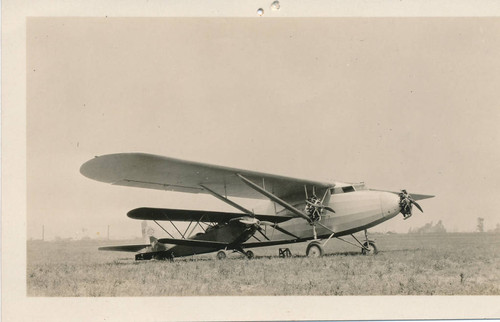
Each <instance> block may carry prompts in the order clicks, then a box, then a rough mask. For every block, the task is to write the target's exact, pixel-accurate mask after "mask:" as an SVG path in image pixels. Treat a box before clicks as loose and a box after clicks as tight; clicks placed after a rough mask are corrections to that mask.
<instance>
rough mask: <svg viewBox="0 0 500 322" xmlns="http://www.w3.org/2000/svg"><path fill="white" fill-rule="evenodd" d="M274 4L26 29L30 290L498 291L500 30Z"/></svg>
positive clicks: (141, 293)
mask: <svg viewBox="0 0 500 322" xmlns="http://www.w3.org/2000/svg"><path fill="white" fill-rule="evenodd" d="M282 6H283V3H281V4H280V2H279V1H275V2H273V3H272V4H271V5H269V6H266V7H263V8H256V11H255V17H252V18H243V17H241V18H236V17H117V16H113V17H107V16H102V17H64V16H63V17H48V16H45V17H27V19H26V142H25V144H26V267H25V268H23V267H20V268H19V269H20V270H23V269H25V273H26V296H27V297H28V298H30V299H37V298H47V299H52V298H73V299H75V298H124V297H127V298H147V297H155V298H165V299H168V298H174V297H175V298H177V297H186V298H188V297H201V298H203V299H207V300H210V299H211V298H215V297H219V296H232V297H250V298H256V299H257V298H258V297H261V296H266V297H268V296H273V297H274V296H301V297H305V298H308V299H309V298H311V299H312V298H314V297H316V296H327V297H331V298H333V299H336V298H338V299H342V298H345V297H351V296H380V295H384V296H386V295H390V296H403V297H409V296H422V297H423V296H457V295H460V296H472V295H487V296H491V295H500V248H499V245H500V215H499V213H498V209H500V199H499V198H498V195H499V193H500V186H499V182H500V152H499V149H498V147H499V146H500V131H499V130H498V124H500V109H499V101H498V88H499V84H500V60H499V59H498V57H499V52H500V33H498V30H500V19H498V18H496V17H469V18H453V17H314V18H307V17H302V18H297V17H293V18H292V17H288V18H287V17H280V18H272V17H266V15H271V14H272V13H273V12H274V13H277V12H279V11H280V10H281V7H282ZM257 9H258V10H257ZM260 10H261V11H260ZM20 256H24V254H20ZM364 298H365V297H363V299H364ZM374 299H375V298H374ZM284 301H286V298H285V299H284ZM332 318H334V316H332Z"/></svg>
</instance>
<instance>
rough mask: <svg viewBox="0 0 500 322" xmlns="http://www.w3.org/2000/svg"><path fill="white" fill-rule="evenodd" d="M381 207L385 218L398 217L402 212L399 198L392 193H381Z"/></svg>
mask: <svg viewBox="0 0 500 322" xmlns="http://www.w3.org/2000/svg"><path fill="white" fill-rule="evenodd" d="M380 207H381V208H382V213H383V214H384V216H391V215H397V214H398V213H399V212H400V211H401V207H400V206H399V196H398V195H396V194H394V193H390V192H381V193H380Z"/></svg>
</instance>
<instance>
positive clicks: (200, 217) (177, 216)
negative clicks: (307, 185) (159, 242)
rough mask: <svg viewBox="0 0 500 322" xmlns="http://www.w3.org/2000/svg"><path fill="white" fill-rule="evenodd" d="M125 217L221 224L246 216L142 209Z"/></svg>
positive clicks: (269, 217)
mask: <svg viewBox="0 0 500 322" xmlns="http://www.w3.org/2000/svg"><path fill="white" fill-rule="evenodd" d="M127 216H128V217H130V218H132V219H140V220H169V221H170V220H171V221H201V222H217V223H221V222H228V221H229V220H231V219H233V218H238V217H242V216H246V215H245V214H243V213H237V212H222V211H205V210H186V209H167V208H147V207H142V208H136V209H133V210H131V211H129V212H128V213H127ZM255 218H257V219H258V220H261V221H269V222H272V223H281V222H284V221H286V220H289V219H291V218H293V217H288V216H277V215H259V214H256V215H255Z"/></svg>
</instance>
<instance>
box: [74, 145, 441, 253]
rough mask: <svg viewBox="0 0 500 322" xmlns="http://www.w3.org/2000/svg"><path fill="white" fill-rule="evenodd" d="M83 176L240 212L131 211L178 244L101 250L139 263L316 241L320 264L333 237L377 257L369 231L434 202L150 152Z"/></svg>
mask: <svg viewBox="0 0 500 322" xmlns="http://www.w3.org/2000/svg"><path fill="white" fill-rule="evenodd" d="M80 172H81V173H82V174H83V175H84V176H86V177H88V178H91V179H94V180H97V181H102V182H107V183H111V184H113V185H121V186H129V187H139V188H147V189H157V190H167V191H177V192H186V193H205V194H210V195H212V196H214V197H215V198H217V199H219V200H221V201H223V202H225V203H227V204H229V205H231V206H232V207H234V208H235V209H236V211H235V212H221V211H205V210H182V209H160V208H137V209H134V210H131V211H130V212H128V214H127V216H128V217H130V218H133V219H139V220H152V221H154V222H155V223H156V224H158V225H159V226H160V227H161V228H162V229H163V230H164V231H165V232H166V233H167V234H169V236H170V237H171V238H160V239H157V238H155V237H153V236H151V237H150V241H149V243H148V244H142V245H123V246H109V247H101V248H100V250H111V251H129V252H136V253H138V254H136V259H137V260H142V259H172V258H174V257H182V256H189V255H194V254H203V253H209V252H216V251H218V253H217V258H219V259H222V258H225V257H226V255H227V253H226V252H227V251H233V252H239V253H242V254H244V255H246V256H247V257H248V258H252V257H253V256H254V254H253V252H252V251H251V250H246V249H249V248H254V247H265V246H272V245H284V244H290V243H298V242H305V241H310V242H309V244H308V245H307V248H306V254H307V256H312V257H319V256H322V255H323V252H324V251H323V248H324V246H325V245H326V243H328V241H329V240H330V239H332V238H337V239H339V240H342V241H345V242H347V243H349V244H351V245H354V246H357V247H359V248H360V249H361V251H362V253H363V254H375V253H376V252H377V248H376V246H375V243H374V241H372V240H369V239H368V235H367V229H368V228H371V227H373V226H375V225H378V224H380V223H382V222H384V221H386V220H389V219H391V218H393V217H395V216H396V215H397V214H399V213H402V214H403V216H404V219H407V218H409V217H410V216H411V215H412V206H413V205H415V206H416V207H417V208H418V209H419V210H420V211H422V208H421V207H420V205H419V204H418V203H417V202H416V200H421V199H426V198H431V197H433V196H431V195H417V194H413V195H411V196H410V194H408V193H407V192H406V191H405V190H402V191H400V192H390V191H381V190H371V189H368V188H367V187H366V186H365V185H364V183H355V184H353V183H342V182H320V181H314V180H304V179H296V178H290V177H284V176H279V175H272V174H266V173H260V172H255V171H248V170H242V169H235V168H228V167H223V166H216V165H210V164H204V163H198V162H191V161H183V160H178V159H173V158H168V157H163V156H157V155H151V154H144V153H120V154H110V155H104V156H99V157H95V158H94V159H92V160H89V161H87V162H86V163H84V164H83V165H82V167H81V169H80ZM228 197H242V198H251V199H267V200H268V202H267V203H266V207H265V208H263V209H260V210H259V211H255V212H254V211H253V210H249V209H247V208H245V207H243V206H242V205H240V204H238V203H236V202H235V201H234V200H231V199H229V198H228ZM158 221H169V222H170V223H172V225H173V227H175V229H176V230H177V232H178V233H179V234H180V235H181V238H174V236H173V235H172V234H170V233H169V232H168V231H167V230H166V229H165V228H164V227H163V226H161V225H160V224H159V223H158ZM177 221H187V222H189V225H188V227H187V229H186V230H185V231H184V233H183V232H181V231H180V230H179V229H178V228H177V226H176V225H175V224H174V222H177ZM193 223H195V224H194V225H192V224H193ZM196 227H201V228H202V230H203V232H198V233H196V234H194V235H191V234H192V233H193V231H194V229H195V228H196ZM190 228H191V232H190V233H188V231H189V229H190ZM359 231H364V232H365V239H364V240H361V241H360V240H359V239H358V238H356V237H355V236H354V235H353V234H354V233H356V232H359ZM346 235H351V236H352V237H353V238H354V242H350V241H347V240H345V239H343V238H342V236H346ZM251 238H253V239H252V240H250V239H251ZM288 254H289V252H288Z"/></svg>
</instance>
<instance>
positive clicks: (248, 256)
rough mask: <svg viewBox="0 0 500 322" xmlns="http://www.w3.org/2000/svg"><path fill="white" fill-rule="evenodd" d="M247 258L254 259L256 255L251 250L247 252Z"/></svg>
mask: <svg viewBox="0 0 500 322" xmlns="http://www.w3.org/2000/svg"><path fill="white" fill-rule="evenodd" d="M245 256H246V257H247V258H248V259H252V258H254V256H255V255H254V253H253V252H252V251H251V250H247V251H246V252H245Z"/></svg>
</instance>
